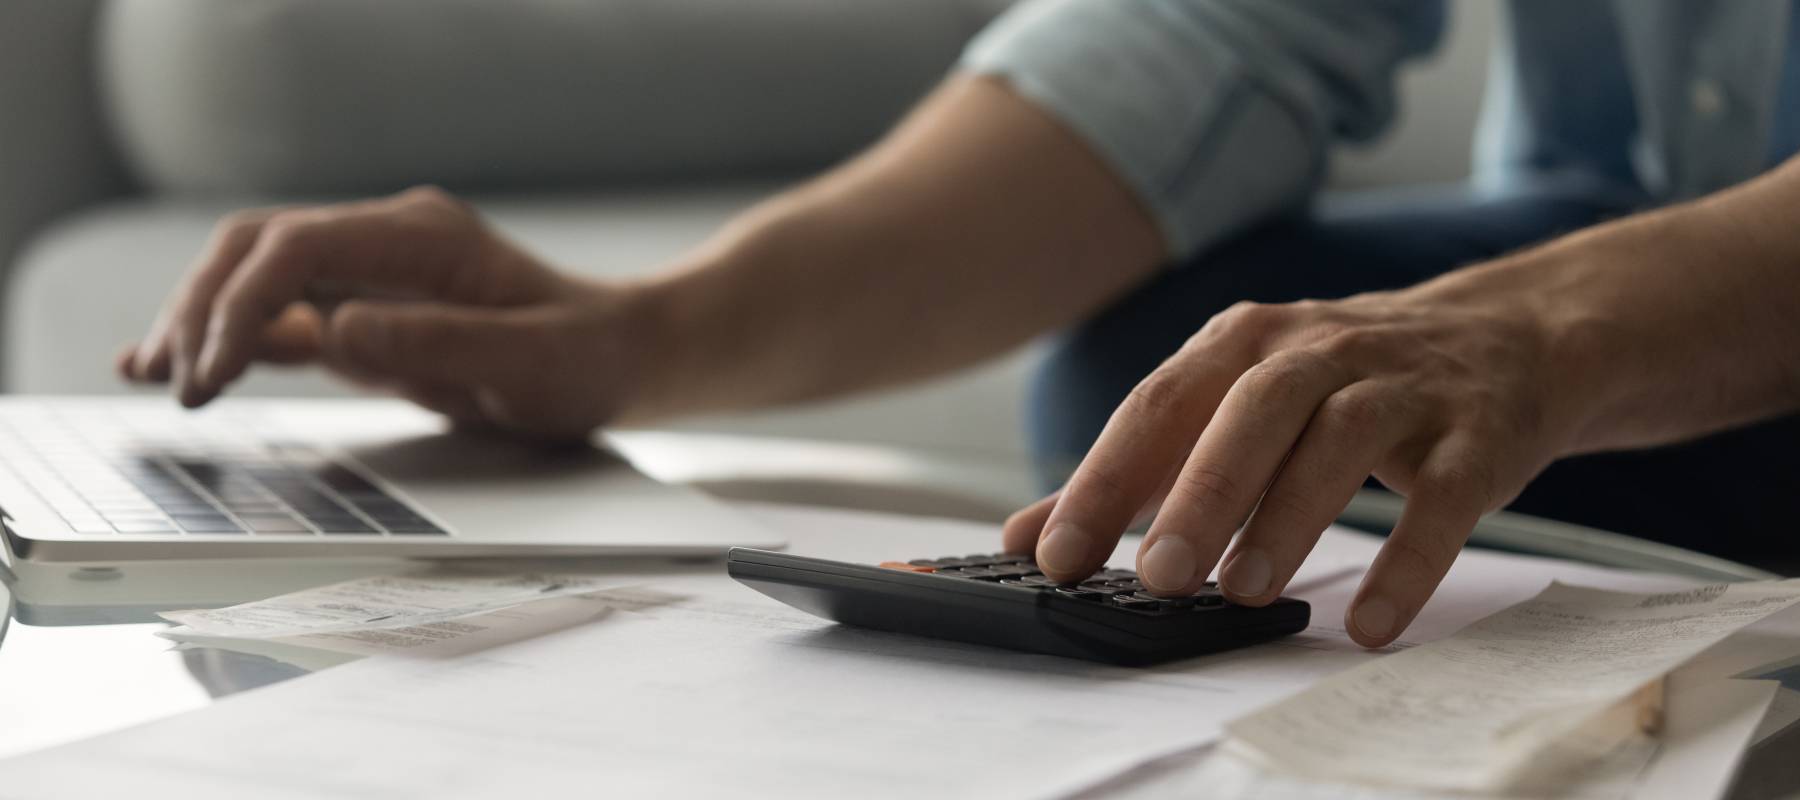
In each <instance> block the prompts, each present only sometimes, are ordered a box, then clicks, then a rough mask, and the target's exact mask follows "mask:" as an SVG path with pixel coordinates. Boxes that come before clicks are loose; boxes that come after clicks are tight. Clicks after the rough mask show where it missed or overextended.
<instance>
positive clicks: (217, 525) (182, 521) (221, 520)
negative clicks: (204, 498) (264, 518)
mask: <svg viewBox="0 0 1800 800" xmlns="http://www.w3.org/2000/svg"><path fill="white" fill-rule="evenodd" d="M174 519H175V524H176V525H180V526H181V529H182V530H184V531H187V532H188V533H243V532H244V529H243V528H241V527H239V526H238V524H237V523H235V522H232V521H231V520H230V519H227V518H225V517H223V516H218V515H211V514H207V515H187V516H179V517H175V518H174Z"/></svg>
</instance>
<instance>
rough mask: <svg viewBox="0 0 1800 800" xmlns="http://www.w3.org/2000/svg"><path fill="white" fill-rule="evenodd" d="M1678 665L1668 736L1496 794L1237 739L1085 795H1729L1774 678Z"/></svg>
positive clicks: (1408, 798) (1672, 799) (1348, 798)
mask: <svg viewBox="0 0 1800 800" xmlns="http://www.w3.org/2000/svg"><path fill="white" fill-rule="evenodd" d="M1704 673H1705V671H1703V670H1702V671H1697V670H1693V669H1683V670H1678V671H1677V672H1676V673H1675V675H1674V676H1672V677H1671V684H1670V687H1669V704H1668V709H1667V710H1668V723H1667V726H1666V727H1665V728H1664V730H1663V732H1662V734H1661V735H1660V736H1658V737H1654V738H1652V737H1648V736H1643V735H1637V736H1633V737H1632V738H1631V739H1630V740H1628V741H1627V742H1626V743H1625V744H1624V746H1622V747H1620V748H1618V749H1617V750H1616V751H1614V752H1613V753H1612V754H1610V755H1609V756H1607V757H1606V758H1605V759H1603V760H1601V761H1599V762H1596V763H1593V764H1590V765H1587V766H1586V767H1585V768H1584V769H1581V770H1579V771H1577V772H1574V773H1573V774H1566V773H1565V774H1563V775H1559V776H1555V777H1553V778H1549V779H1546V780H1544V781H1541V782H1540V783H1538V784H1537V785H1535V786H1525V787H1520V788H1519V789H1517V790H1515V791H1508V792H1498V793H1490V794H1471V793H1460V792H1459V793H1447V792H1435V791H1429V790H1420V789H1403V788H1395V787H1385V786H1366V785H1354V784H1345V783H1331V782H1323V781H1313V780H1308V779H1305V778H1301V777H1296V776H1293V775H1287V774H1282V773H1277V772H1272V771H1270V770H1268V769H1264V768H1262V767H1260V766H1258V764H1257V763H1256V761H1255V759H1251V758H1244V757H1242V756H1241V755H1240V754H1238V753H1235V752H1232V751H1231V750H1230V749H1229V748H1225V747H1220V746H1211V747H1207V748H1205V749H1202V750H1198V751H1194V752H1187V753H1180V754H1177V755H1173V756H1170V757H1168V758H1164V759H1160V760H1158V761H1157V762H1154V763H1150V764H1145V765H1143V766H1142V767H1140V768H1138V769H1135V770H1133V771H1132V772H1131V773H1128V774H1126V775H1123V776H1120V778H1119V779H1117V780H1115V781H1114V782H1112V784H1111V785H1110V786H1103V787H1097V788H1095V789H1094V790H1093V791H1090V792H1087V793H1084V794H1083V795H1081V796H1080V797H1081V798H1092V797H1106V798H1110V799H1111V800H1159V799H1160V798H1167V797H1204V798H1207V800H1265V798H1282V800H1524V799H1526V798H1550V797H1554V798H1560V799H1561V800H1627V798H1629V799H1630V800H1707V799H1708V798H1719V797H1722V796H1724V794H1725V792H1726V791H1727V789H1729V787H1730V786H1731V781H1732V776H1733V774H1734V772H1735V769H1736V765H1737V763H1738V760H1739V759H1740V758H1741V756H1742V754H1743V752H1744V749H1745V746H1746V745H1747V744H1748V742H1749V740H1750V737H1751V736H1752V734H1753V731H1754V730H1755V728H1756V720H1757V718H1758V717H1759V716H1761V714H1762V713H1763V709H1765V708H1767V707H1768V706H1769V704H1770V699H1771V693H1772V691H1773V686H1772V685H1771V683H1770V682H1764V681H1746V680H1734V679H1730V678H1726V677H1723V676H1721V675H1715V674H1704Z"/></svg>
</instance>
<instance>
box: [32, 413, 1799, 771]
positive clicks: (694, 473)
mask: <svg viewBox="0 0 1800 800" xmlns="http://www.w3.org/2000/svg"><path fill="white" fill-rule="evenodd" d="M645 437H646V438H644V439H643V442H645V443H647V444H646V445H645V447H644V451H643V452H644V453H645V457H644V458H643V460H642V461H641V462H640V463H642V464H644V466H645V468H646V470H647V471H649V472H651V473H652V474H656V475H658V477H662V478H664V479H672V480H679V481H682V482H687V483H692V484H696V485H700V486H702V487H704V488H709V489H712V490H715V491H717V492H718V493H720V494H722V495H726V496H735V497H737V498H740V499H760V500H769V499H773V500H777V501H793V500H797V499H798V500H804V501H806V502H812V503H820V504H825V505H836V506H840V507H844V506H851V507H855V506H873V507H874V510H886V511H894V510H903V511H911V512H914V513H934V512H935V513H937V514H938V515H940V516H962V517H976V518H984V517H988V516H992V515H995V514H1000V513H1004V509H1006V508H1008V507H1010V506H1011V505H1012V504H1013V503H1014V502H1015V501H1017V500H1018V499H1019V498H1021V497H1023V496H1025V493H1026V491H1028V490H1027V489H1026V488H1024V487H1025V486H1026V483H1025V480H1024V478H1023V477H1022V473H1023V470H1019V471H1018V472H1017V473H1007V472H1005V471H1004V467H997V466H996V465H995V464H993V463H981V462H980V461H978V460H969V459H957V458H955V457H947V456H944V455H943V454H922V453H908V452H906V451H901V450H894V449H891V448H869V447H866V446H857V445H828V444H822V443H812V442H794V441H787V440H766V441H757V440H752V439H747V438H744V437H712V436H702V435H692V434H646V435H645ZM636 455H637V454H634V460H636ZM734 464H735V465H737V466H736V467H734V466H733V465H734ZM770 464H780V465H784V466H783V469H782V470H773V471H772V470H771V469H770V467H769V465H770ZM752 465H755V466H752ZM970 487H973V490H969V489H970ZM957 488H961V489H963V490H967V491H965V493H964V494H962V495H960V496H959V495H957V494H956V492H955V491H954V489H957ZM1363 512H1364V515H1363V516H1364V517H1365V518H1378V517H1379V516H1380V515H1379V513H1374V512H1372V511H1371V510H1370V509H1368V508H1364V509H1363ZM1513 522H1514V523H1515V524H1523V523H1520V522H1519V521H1518V520H1514V521H1513ZM1502 527H1504V526H1502ZM1525 527H1526V528H1530V526H1529V525H1526V526H1525ZM1514 533H1515V534H1516V533H1517V532H1516V531H1515V532H1514ZM1502 538H1505V537H1502ZM1515 538H1516V537H1515ZM1527 538H1529V537H1527ZM1550 541H1553V542H1554V541H1558V540H1557V539H1556V537H1554V536H1552V537H1550ZM1561 541H1562V546H1564V547H1565V549H1567V548H1569V547H1573V548H1574V549H1575V551H1577V552H1578V554H1580V555H1583V556H1586V557H1588V558H1589V560H1595V561H1600V562H1605V561H1606V560H1607V558H1606V557H1607V556H1608V555H1609V554H1610V555H1613V556H1616V559H1617V560H1618V561H1620V562H1623V563H1622V565H1629V566H1638V567H1640V568H1641V567H1643V566H1645V562H1644V559H1646V558H1650V559H1651V561H1652V562H1654V563H1655V565H1658V566H1661V567H1663V568H1665V571H1671V572H1683V571H1685V572H1686V574H1690V575H1697V576H1701V577H1717V576H1718V575H1719V574H1721V572H1720V571H1723V572H1724V573H1730V572H1731V571H1732V570H1733V569H1734V568H1735V569H1741V568H1737V567H1735V565H1731V564H1729V563H1728V562H1718V561H1716V560H1712V559H1707V558H1705V557H1701V556H1695V557H1694V558H1693V559H1692V560H1691V561H1688V562H1684V561H1683V554H1682V553H1681V552H1680V551H1674V552H1665V551H1660V550H1659V551H1653V552H1651V553H1650V555H1648V556H1647V555H1646V554H1645V552H1644V551H1642V550H1641V549H1638V548H1636V547H1635V546H1633V545H1630V544H1629V543H1627V544H1625V545H1621V546H1620V547H1619V548H1618V549H1617V552H1612V551H1610V550H1609V549H1608V548H1609V545H1608V544H1607V543H1608V542H1610V541H1611V540H1609V539H1606V538H1605V537H1600V538H1599V539H1597V540H1595V541H1586V540H1581V537H1580V536H1575V537H1574V538H1572V539H1568V538H1565V540H1561ZM1571 542H1574V543H1573V544H1571ZM1551 549H1556V548H1555V547H1552V548H1551ZM1690 555H1691V554H1690ZM1658 559H1660V560H1658ZM238 563H239V564H240V565H242V564H244V563H245V562H238ZM1684 564H1685V565H1686V566H1685V567H1684ZM393 565H394V562H380V561H370V560H361V561H354V562H345V561H324V560H310V561H306V562H286V561H283V562H274V561H270V562H266V563H264V564H262V565H252V566H249V567H244V568H241V569H236V570H221V569H220V568H219V565H218V564H217V563H216V562H215V563H212V564H207V563H203V562H195V563H188V564H181V563H171V564H165V565H158V566H155V567H149V568H147V569H150V570H152V571H160V572H158V574H157V575H156V576H155V577H157V578H158V579H159V580H160V582H161V583H162V584H169V583H171V582H173V583H175V584H180V585H182V586H184V590H191V591H190V595H189V597H190V598H191V597H205V598H206V599H207V600H208V601H210V602H206V603H198V602H196V601H194V600H192V599H183V598H179V597H172V596H164V597H161V598H146V597H141V596H133V595H132V593H131V592H130V591H121V588H120V587H121V586H126V585H137V584H127V583H124V582H121V580H120V578H119V576H118V575H116V574H110V575H109V574H107V573H105V572H90V571H82V570H76V569H71V568H68V567H60V566H59V567H53V568H50V572H48V573H46V574H35V573H34V572H33V571H34V570H38V571H40V572H41V571H43V569H44V568H42V567H39V566H37V565H32V564H29V563H13V564H12V565H11V570H10V571H9V570H5V569H0V577H4V578H6V579H7V580H6V581H5V583H6V584H14V583H17V582H19V581H20V580H27V581H46V580H57V581H62V582H64V584H63V586H64V589H65V590H66V591H64V592H63V593H62V595H63V597H65V598H68V597H73V598H76V599H77V600H79V599H80V598H83V597H88V598H91V600H92V602H86V603H84V602H76V603H73V604H68V603H64V604H62V605H59V606H58V607H57V608H54V609H45V608H40V607H34V606H32V605H31V604H30V603H21V602H19V600H18V597H17V594H18V593H16V592H11V591H8V590H7V589H6V588H5V586H0V603H4V604H5V605H6V609H5V610H6V614H5V616H4V617H0V719H4V720H5V721H6V724H4V725H0V757H6V756H12V755H17V754H21V753H26V752H30V751H32V750H36V749H41V748H44V747H49V746H53V745H56V744H60V743H64V742H69V741H74V740H77V739H81V738H86V737H89V736H93V735H96V734H99V733H103V732H106V731H110V730H116V729H120V728H124V727H129V726H131V725H134V724H138V723H141V722H146V721H150V720H153V719H158V718H161V717H166V716H169V715H172V714H177V713H180V712H183V711H188V710H192V709H197V708H201V707H204V706H206V705H208V704H209V703H211V702H213V701H214V700H216V699H218V698H222V697H226V696H229V695H231V694H233V693H236V692H239V691H243V690H246V689H251V688H256V687H259V686H264V685H267V684H270V683H274V682H277V681H281V680H286V679H289V678H293V677H297V676H299V675H302V674H304V672H303V671H302V670H300V669H299V668H297V667H293V666H290V665H287V664H283V663H280V662H276V661H272V660H269V659H266V658H261V657H256V656H248V655H243V654H237V653H232V652H229V651H222V650H216V649H211V648H195V649H183V650H176V649H174V648H173V647H172V646H171V645H170V643H169V642H167V641H166V640H163V639H160V638H158V637H156V636H154V635H153V634H154V632H155V631H157V630H159V629H160V628H162V627H163V625H162V624H161V623H159V622H155V621H153V620H155V616H154V612H155V611H157V610H168V609H171V608H178V607H194V606H195V605H198V604H210V605H222V604H226V603H229V602H238V601H242V600H248V599H254V598H256V597H262V596H269V595H272V594H279V593H282V592H285V591H291V590H293V589H297V588H302V587H304V586H308V585H321V584H324V583H329V582H333V581H336V580H345V579H349V578H354V577H360V576H364V575H370V574H377V573H380V572H383V571H386V570H387V569H390V568H391V567H392V566H393ZM695 568H696V569H709V568H711V567H710V566H699V567H695ZM226 573H230V574H226ZM133 577H136V576H133ZM1739 577H1755V574H1754V571H1747V570H1746V571H1744V572H1743V573H1742V574H1741V575H1739ZM209 592H210V594H209ZM237 595H241V596H237ZM1789 733H1790V734H1794V733H1796V732H1794V731H1789ZM1796 752H1800V736H1787V735H1784V736H1779V737H1777V738H1776V740H1771V741H1770V742H1768V743H1765V745H1764V746H1762V747H1759V748H1757V749H1756V750H1753V751H1752V753H1751V755H1750V758H1749V759H1748V761H1747V764H1746V767H1745V773H1744V778H1743V779H1742V780H1741V781H1740V783H1739V786H1738V787H1737V790H1736V791H1735V792H1734V796H1735V797H1780V796H1789V794H1790V793H1793V792H1795V791H1800V768H1797V767H1795V766H1794V765H1793V762H1794V761H1795V759H1792V758H1791V757H1785V756H1787V755H1790V754H1793V753H1796Z"/></svg>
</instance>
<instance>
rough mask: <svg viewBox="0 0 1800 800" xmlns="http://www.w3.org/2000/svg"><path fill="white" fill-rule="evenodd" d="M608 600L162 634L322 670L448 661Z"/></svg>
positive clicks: (581, 614)
mask: <svg viewBox="0 0 1800 800" xmlns="http://www.w3.org/2000/svg"><path fill="white" fill-rule="evenodd" d="M603 595H604V593H601V594H600V595H596V594H586V595H575V596H564V597H554V598H550V599H548V600H537V601H534V602H530V603H525V604H522V605H517V606H513V607H511V608H504V609H500V610H498V611H489V612H487V613H483V614H476V615H475V616H471V617H461V618H458V619H452V620H440V621H436V622H427V623H423V624H418V625H408V626H405V627H401V628H373V629H368V630H347V631H332V632H327V633H304V634H295V635H289V636H258V637H247V638H238V637H231V636H210V635H207V634H202V633H197V632H193V631H190V630H188V629H185V628H175V629H172V630H168V631H163V632H160V633H158V634H157V635H158V636H161V637H163V638H165V639H170V640H172V641H175V642H176V643H178V644H180V645H184V646H201V647H216V648H219V649H222V650H233V651H236V652H240V653H250V654H252V655H260V656H265V657H268V658H273V659H275V660H277V661H285V662H287V663H290V664H294V665H296V666H299V667H302V668H304V669H309V670H318V669H323V668H325V667H330V666H337V665H338V664H343V663H346V662H348V661H351V660H354V659H355V658H359V657H364V656H377V655H392V656H404V657H409V658H449V657H451V656H460V655H466V654H468V653H473V652H476V651H479V650H486V649H488V648H490V647H498V646H500V645H503V644H510V643H512V642H518V641H523V640H525V639H529V638H531V637H534V636H542V635H544V634H546V633H549V632H551V631H556V630H561V629H563V628H569V627H573V626H576V625H583V624H587V623H590V622H595V621H597V620H599V619H601V618H603V617H605V616H606V615H607V614H608V613H609V612H611V611H612V610H613V609H614V605H613V604H612V603H611V602H609V601H608V600H607V599H606V598H605V597H604V596H603ZM321 651H324V652H321Z"/></svg>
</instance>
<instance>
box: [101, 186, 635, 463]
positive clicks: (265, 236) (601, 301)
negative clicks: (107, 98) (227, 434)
mask: <svg viewBox="0 0 1800 800" xmlns="http://www.w3.org/2000/svg"><path fill="white" fill-rule="evenodd" d="M619 299H620V293H619V292H618V291H616V290H614V289H611V288H609V287H605V286H601V285H599V284H595V283H589V282H583V281H578V280H576V279H573V278H570V277H567V276H564V275H561V274H559V273H557V272H555V271H553V270H551V269H550V268H549V267H547V266H545V265H544V264H542V263H541V262H539V261H538V260H536V259H535V258H533V257H532V256H531V255H530V254H528V253H526V252H525V251H523V250H521V249H520V248H518V247H517V246H515V245H513V244H512V243H511V242H508V241H506V240H505V239H503V238H502V237H500V236H499V235H498V234H496V233H495V232H494V231H492V230H491V229H489V228H488V227H487V225H485V224H484V223H483V222H482V220H481V219H480V217H479V216H477V215H476V213H475V212H474V210H473V209H471V208H470V207H469V206H468V205H466V204H464V203H463V202H461V201H460V200H457V199H455V198H453V197H451V196H449V195H447V194H445V193H444V192H442V191H439V190H437V189H432V188H421V189H414V190H411V191H408V192H405V193H402V194H399V195H396V196H393V197H389V198H384V199H380V200H373V201H368V202H358V203H346V204H341V205H331V206H320V207H313V208H290V209H273V210H264V211H247V212H240V213H237V214H233V215H231V216H229V217H227V218H226V219H225V220H224V221H222V222H221V223H220V224H219V227H218V229H217V231H216V232H215V233H214V235H213V237H212V241H211V243H210V244H209V245H208V246H207V249H206V252H205V253H204V254H203V255H202V256H201V258H200V260H199V262H198V263H197V264H196V265H195V266H194V268H193V269H192V271H191V272H190V273H189V274H188V276H187V278H186V279H185V281H184V282H183V283H182V284H181V285H180V287H179V288H178V289H177V290H176V291H175V293H174V295H173V297H172V298H171V299H170V300H169V302H168V303H167V305H166V306H165V307H164V308H163V311H162V314H161V315H160V317H159V318H158V319H157V321H156V323H155V326H154V327H153V328H152V329H151V331H150V333H149V334H148V335H147V336H146V337H145V338H144V340H143V341H142V342H141V343H139V344H137V345H135V346H133V347H130V348H128V349H127V350H126V351H125V352H123V353H121V354H120V356H119V360H118V368H119V372H120V373H121V374H122V375H123V376H125V377H126V378H127V379H129V380H133V381H139V382H148V383H162V382H168V381H171V380H172V381H173V382H174V384H175V390H176V392H177V394H178V396H179V398H180V400H181V402H182V403H183V404H184V405H187V406H190V407H193V406H200V405H203V404H205V403H207V402H209V401H211V400H212V399H213V398H214V397H217V396H218V395H219V393H220V392H221V391H223V390H224V389H225V387H227V386H228V385H230V384H231V383H232V382H233V381H235V380H237V379H238V378H239V377H240V376H242V375H243V374H244V371H245V370H246V369H247V368H248V367H249V366H250V365H251V364H252V363H253V362H256V361H266V362H272V363H284V364H295V363H309V362H318V363H321V364H323V365H325V366H327V367H329V368H330V369H332V370H333V371H335V372H337V373H339V374H341V375H343V376H345V377H348V378H350V379H352V380H354V381H356V382H358V383H361V384H364V385H367V386H371V387H375V388H379V389H384V390H388V391H393V392H395V393H398V394H400V395H401V396H404V397H406V398H408V399H410V400H413V401H414V402H417V403H419V404H420V405H423V406H425V407H427V408H430V409H432V410H435V411H438V412H440V413H442V414H444V415H446V416H448V417H450V418H452V419H453V420H456V421H457V422H459V423H466V424H486V425H496V426H499V427H502V428H505V429H509V430H513V431H517V432H521V433H526V434H530V435H545V436H562V435H574V434H582V433H585V432H587V431H588V430H590V429H592V428H593V427H595V426H596V425H599V424H600V423H601V422H603V421H605V420H606V419H608V418H609V417H610V416H611V415H612V414H613V413H614V412H615V411H616V410H617V409H618V407H619V404H620V402H621V398H620V396H619V390H620V388H622V387H628V386H630V385H631V384H632V381H631V374H632V370H633V364H634V363H635V359H634V354H633V351H632V350H631V349H630V348H629V347H627V346H626V345H627V342H628V340H629V339H630V336H629V335H628V332H627V331H625V330H623V327H624V326H625V324H626V322H627V321H628V320H627V319H626V317H627V316H629V315H626V314H623V313H621V309H620V306H621V303H620V302H619Z"/></svg>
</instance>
